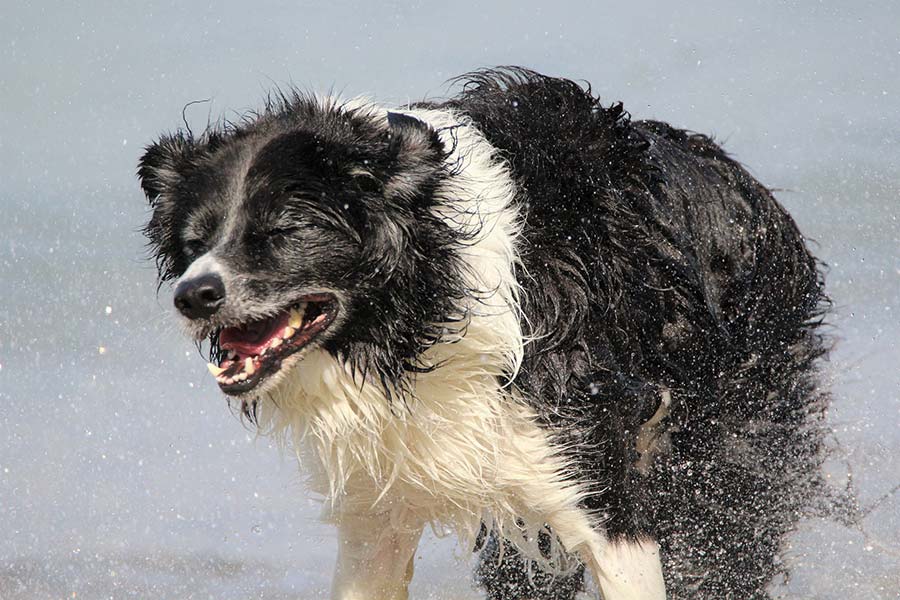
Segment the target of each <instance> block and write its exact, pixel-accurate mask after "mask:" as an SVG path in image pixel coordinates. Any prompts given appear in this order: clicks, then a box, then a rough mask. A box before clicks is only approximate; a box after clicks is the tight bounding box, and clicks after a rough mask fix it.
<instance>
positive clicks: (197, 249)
mask: <svg viewBox="0 0 900 600" xmlns="http://www.w3.org/2000/svg"><path fill="white" fill-rule="evenodd" d="M206 251H207V248H206V244H204V243H203V242H202V241H201V240H188V241H186V242H185V243H184V253H185V254H186V255H187V256H188V257H190V258H196V257H198V256H201V255H203V254H206Z"/></svg>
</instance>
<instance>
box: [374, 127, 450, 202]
mask: <svg viewBox="0 0 900 600" xmlns="http://www.w3.org/2000/svg"><path fill="white" fill-rule="evenodd" d="M387 121H388V136H389V140H390V148H391V153H392V156H393V168H392V169H391V173H390V176H389V177H388V179H387V181H385V184H384V191H385V194H386V195H387V196H391V195H395V194H396V195H399V196H405V197H413V196H416V195H418V194H419V193H421V192H422V191H423V190H424V189H425V188H426V187H428V186H429V185H430V184H432V183H433V182H434V181H436V179H437V174H438V170H439V169H440V167H441V165H442V164H443V158H444V149H443V145H442V144H441V140H440V137H439V136H438V134H437V132H436V131H435V130H434V128H432V127H431V126H430V125H428V124H427V123H425V122H424V121H421V120H419V119H417V118H415V117H412V116H410V115H405V114H403V113H396V112H389V113H388V115H387Z"/></svg>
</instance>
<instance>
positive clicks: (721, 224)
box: [139, 68, 827, 600]
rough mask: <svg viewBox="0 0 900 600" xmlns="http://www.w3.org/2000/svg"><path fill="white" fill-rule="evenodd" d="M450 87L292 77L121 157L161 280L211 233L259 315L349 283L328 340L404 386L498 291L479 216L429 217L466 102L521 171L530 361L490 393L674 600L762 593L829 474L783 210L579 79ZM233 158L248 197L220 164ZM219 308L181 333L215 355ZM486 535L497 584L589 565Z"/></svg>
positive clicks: (550, 587)
mask: <svg viewBox="0 0 900 600" xmlns="http://www.w3.org/2000/svg"><path fill="white" fill-rule="evenodd" d="M460 86H461V91H460V93H459V94H458V95H457V96H456V97H454V98H452V99H450V100H446V101H441V102H424V103H420V104H418V105H414V106H412V107H407V108H405V109H399V110H398V112H395V113H390V115H389V116H388V117H387V122H386V123H385V122H384V119H382V118H376V116H375V111H374V109H371V108H366V107H365V106H364V105H358V104H357V105H354V106H352V107H350V106H343V105H340V104H338V103H334V102H327V101H321V100H316V99H313V98H309V97H307V96H304V95H302V94H295V95H286V96H284V97H281V98H280V99H278V100H276V101H273V102H271V103H270V104H269V106H268V107H267V109H266V110H265V111H263V112H262V113H261V114H258V115H252V116H251V117H249V118H248V119H247V121H246V122H244V123H239V124H236V125H230V126H226V127H223V128H219V129H212V130H210V131H207V132H205V133H204V134H203V135H202V136H199V137H195V136H193V135H192V134H191V133H190V132H189V131H188V132H179V133H176V134H173V135H169V136H164V137H163V138H162V139H161V140H160V142H159V143H157V144H154V145H153V146H151V147H150V148H149V149H148V152H147V154H146V155H145V156H144V157H143V159H142V161H141V165H140V171H139V175H140V177H141V180H142V185H143V188H144V190H145V192H146V194H147V196H148V198H149V199H150V201H151V205H152V206H153V208H154V213H153V216H152V218H151V220H150V223H149V224H148V226H147V229H146V231H147V234H148V236H149V239H150V242H151V245H152V248H153V251H154V253H155V256H156V257H157V263H158V265H159V268H160V275H161V279H162V280H174V279H177V278H178V277H180V276H181V275H182V274H183V273H184V272H185V270H186V269H187V268H188V266H189V265H190V264H191V263H192V262H193V260H194V259H196V258H197V257H199V256H202V255H204V254H205V253H207V252H210V251H211V250H212V249H214V248H217V250H216V251H217V252H220V253H221V255H222V256H227V257H229V258H228V260H229V261H231V262H230V263H229V264H230V265H231V268H232V269H233V270H239V271H240V272H241V273H244V274H246V279H247V281H245V282H244V283H243V284H242V285H243V286H244V287H243V288H242V289H243V291H242V292H241V293H242V294H243V296H242V302H243V306H246V307H256V308H252V309H251V308H248V309H246V310H245V311H244V312H245V313H248V311H250V313H249V314H251V315H252V316H257V317H258V316H262V314H263V313H264V309H263V308H259V307H264V306H267V304H266V303H267V302H271V299H272V298H280V297H282V296H284V297H286V294H288V293H289V291H290V285H291V284H290V283H289V282H292V281H297V280H303V281H312V282H318V283H322V284H326V283H327V285H328V287H329V289H334V290H335V291H336V292H337V293H339V294H340V295H341V297H347V298H352V299H355V300H354V301H353V302H352V303H350V304H348V307H349V309H348V312H347V314H345V315H343V317H342V321H341V324H340V327H335V328H334V331H333V332H331V333H328V335H327V336H326V337H325V338H323V340H322V341H321V349H322V350H323V351H324V352H326V353H327V354H328V355H329V356H331V357H333V358H334V359H336V360H338V361H340V362H341V363H343V364H346V365H348V368H349V369H350V370H351V371H352V372H353V373H355V374H359V375H358V376H359V381H365V382H369V383H368V384H367V385H377V386H380V387H381V388H382V389H383V390H384V397H385V399H386V400H385V401H386V402H391V403H393V404H394V406H393V407H392V408H391V410H392V411H401V412H402V411H403V410H404V409H403V404H404V402H405V396H404V391H405V390H409V389H412V388H413V387H414V386H415V383H414V382H415V381H416V377H417V376H424V374H426V373H428V372H431V371H435V370H438V371H439V370H440V369H441V368H442V364H441V363H440V362H433V361H429V360H427V359H426V357H428V356H432V355H433V353H430V352H431V349H433V348H435V347H437V348H442V349H443V350H442V351H441V352H439V353H437V355H440V356H446V355H448V354H447V353H448V352H449V351H450V350H452V349H453V348H454V346H453V345H452V344H454V343H459V338H460V336H462V337H465V336H466V333H467V328H468V327H469V325H470V324H471V323H472V315H471V310H472V308H471V307H472V306H473V305H475V304H478V303H490V302H491V301H492V300H491V298H492V295H491V292H492V290H489V289H480V288H479V286H475V285H472V283H471V282H472V277H471V273H468V272H467V269H468V268H469V267H468V266H467V264H466V261H465V259H464V257H463V253H462V252H461V250H460V248H464V247H465V246H466V244H474V243H475V240H477V239H479V235H480V234H481V233H483V232H481V231H479V227H478V224H477V221H473V222H467V225H466V226H465V227H459V226H458V225H459V224H458V223H456V224H455V225H454V224H453V223H448V220H447V219H446V218H442V217H441V214H442V213H441V210H442V209H441V206H442V203H445V202H446V201H447V193H448V190H449V189H452V186H449V185H448V182H453V181H457V180H460V179H459V178H458V176H459V175H460V174H461V173H463V174H464V173H465V170H466V169H467V162H466V156H465V152H464V151H462V154H460V149H459V148H455V147H453V146H454V142H453V140H455V139H457V138H458V136H457V134H456V132H455V131H454V128H455V127H462V126H463V125H459V126H456V125H451V126H449V127H445V126H443V124H442V125H441V127H438V129H437V130H435V129H434V128H432V127H430V126H429V123H427V115H429V114H432V113H434V114H437V113H438V112H440V113H442V114H451V115H459V116H460V118H461V119H462V118H464V119H465V121H466V123H465V126H466V127H474V128H475V129H477V131H478V132H479V134H480V135H481V136H483V137H484V139H485V140H486V141H487V142H489V144H490V145H491V146H492V148H493V149H494V150H493V152H494V155H493V160H495V161H497V162H498V163H499V164H501V165H502V166H503V169H504V172H508V174H509V177H511V182H512V184H513V187H514V189H513V190H512V191H511V197H512V202H513V205H512V207H511V209H512V211H513V213H514V214H515V216H516V219H515V224H516V227H517V228H518V231H517V233H516V236H515V243H516V249H515V255H514V256H511V257H510V260H509V262H510V266H509V268H510V269H512V272H513V273H514V274H515V278H516V284H517V289H516V290H514V293H511V294H509V296H510V297H511V298H512V300H515V301H516V302H517V303H518V305H517V306H511V307H510V310H512V311H513V312H514V314H516V315H517V318H518V319H519V323H518V326H519V327H520V328H521V334H522V352H523V354H522V356H521V357H520V360H517V361H511V362H510V363H509V364H507V365H506V366H505V367H504V369H503V372H500V373H497V374H496V377H497V379H498V380H500V381H499V383H500V385H501V386H502V387H501V388H500V389H503V390H509V394H510V397H514V398H515V399H516V401H517V402H521V403H524V405H525V407H524V408H523V410H524V411H525V412H526V413H527V414H528V415H533V417H534V419H536V421H537V422H538V424H539V425H540V427H541V428H542V429H543V430H544V431H546V432H547V434H548V439H550V440H551V441H552V443H553V446H554V448H556V449H557V451H558V453H559V459H560V460H562V461H564V462H565V464H566V468H565V469H564V470H563V471H561V472H562V473H563V474H564V475H565V477H566V478H567V480H568V482H569V483H570V484H571V485H572V486H573V488H575V487H577V489H578V490H579V492H578V498H579V500H580V509H581V510H582V511H584V514H586V515H589V516H590V518H591V520H592V522H597V523H601V524H602V528H603V536H604V539H608V540H610V541H626V542H627V541H633V540H637V539H644V538H650V539H655V540H657V541H658V543H659V545H660V550H661V555H662V560H663V573H664V576H665V581H666V591H667V594H668V597H669V598H684V599H688V598H690V599H698V598H709V599H714V598H716V599H717V598H758V599H763V598H768V595H767V593H766V586H767V585H768V583H769V582H770V581H771V580H772V578H773V577H774V576H776V575H778V574H779V573H781V571H782V566H781V562H780V560H779V558H778V555H779V550H780V549H781V544H782V542H783V540H784V538H785V536H786V534H787V533H789V532H790V531H791V530H792V529H793V527H794V526H795V524H796V523H797V521H798V519H799V518H800V517H801V516H802V515H804V514H806V513H808V512H809V511H810V510H811V509H812V507H813V506H814V505H815V503H816V502H817V499H818V498H819V497H820V496H821V494H822V490H823V483H822V479H821V476H820V467H821V462H822V459H823V441H822V440H823V428H822V417H823V411H824V408H825V406H826V401H827V394H826V392H825V391H824V390H823V389H821V388H820V387H819V385H818V381H819V377H818V372H817V360H818V359H820V358H821V357H822V356H823V355H824V354H825V353H826V350H827V343H826V342H827V340H826V339H825V338H824V337H823V335H822V334H821V333H820V329H819V326H820V324H821V322H822V318H823V314H824V310H825V308H826V306H827V300H826V297H825V295H824V292H823V284H822V277H821V274H820V272H819V269H818V264H817V262H816V259H815V258H814V257H813V256H812V255H811V254H810V252H809V250H808V249H807V247H806V244H805V240H804V238H803V236H802V235H801V234H800V232H799V231H798V230H797V227H796V225H795V223H794V221H793V220H792V219H791V217H790V216H789V215H788V214H787V213H786V212H785V210H784V209H783V208H782V207H781V206H780V205H779V204H778V202H777V201H776V200H775V198H774V197H773V195H772V194H771V193H770V191H769V190H767V189H766V188H765V187H764V186H763V185H761V184H760V183H759V182H757V181H756V180H755V179H754V178H753V177H751V176H750V175H749V174H748V173H747V171H746V170H745V169H743V168H742V167H741V166H740V165H739V164H738V163H737V162H736V161H734V160H732V159H731V158H730V157H729V156H728V155H727V154H726V153H725V152H724V151H723V150H722V149H721V148H720V147H719V146H717V145H716V144H715V143H714V142H713V141H712V140H711V139H710V138H708V137H706V136H703V135H700V134H695V133H691V132H686V131H682V130H679V129H675V128H673V127H671V126H670V125H667V124H665V123H660V122H656V121H632V120H631V119H630V117H629V115H628V113H627V112H625V110H624V108H623V107H622V106H621V105H620V104H612V105H603V104H602V103H601V102H600V100H599V99H597V98H596V97H594V96H593V94H592V93H591V91H590V89H585V88H584V87H582V86H580V85H578V84H576V83H574V82H572V81H568V80H565V79H559V78H553V77H546V76H542V75H539V74H537V73H534V72H531V71H528V70H525V69H518V68H503V69H495V70H486V71H480V72H476V73H474V74H470V75H467V76H465V77H463V78H462V79H461V80H460ZM403 113H408V115H404V114H403ZM422 119H425V121H423V120H422ZM272 131H278V132H279V135H278V136H273V135H271V132H272ZM265 132H269V133H265ZM273 140H274V141H273ZM448 140H449V142H448ZM362 165H364V167H362ZM238 171H240V172H241V173H242V175H241V181H242V182H247V183H243V184H242V185H243V186H244V187H242V188H241V190H235V189H230V188H228V187H227V185H226V184H227V181H226V180H225V179H223V178H220V177H218V175H219V174H221V173H225V172H228V173H234V172H238ZM454 178H456V179H454ZM198 190H199V191H198ZM234 194H243V195H246V196H247V201H246V202H245V204H246V210H247V211H248V216H247V217H246V218H244V219H243V220H242V222H241V223H239V224H237V225H232V227H238V228H243V229H240V231H237V233H235V231H236V230H234V229H233V230H231V233H229V237H228V239H227V240H225V242H222V239H224V238H222V236H223V235H224V234H223V232H222V230H221V225H219V224H218V223H220V221H221V219H220V217H221V215H220V213H218V212H217V210H219V209H218V208H217V207H218V205H219V203H221V199H222V198H223V197H227V196H233V195H234ZM285 197H290V198H291V201H290V202H289V203H288V204H286V205H285V204H284V198H285ZM335 198H340V199H341V201H340V202H335V201H332V200H329V201H327V202H326V199H335ZM242 202H243V200H242ZM285 206H286V207H287V208H285ZM470 216H471V215H470ZM221 243H224V244H225V245H226V246H227V248H222V247H221ZM217 244H220V245H219V246H217ZM301 249H302V252H301ZM362 299H365V301H362ZM503 300H504V301H505V302H509V301H512V300H510V298H509V297H507V296H503ZM276 304H277V303H276ZM252 310H258V311H262V312H260V313H252ZM244 316H246V314H245V315H244ZM223 318H224V317H223ZM216 325H217V324H216V323H210V324H205V325H203V326H202V327H201V326H199V325H198V326H197V327H198V328H199V329H198V330H197V331H199V332H200V333H201V334H202V335H204V336H208V337H209V338H210V340H211V342H212V348H213V352H214V353H215V352H216V336H217V326H216ZM218 325H219V326H221V325H222V323H219V324H218ZM464 346H465V344H460V347H464ZM451 354H452V353H451ZM663 398H666V399H668V401H669V404H668V406H667V410H665V411H662V412H660V411H661V403H662V399H663ZM242 401H243V402H244V409H245V411H246V412H247V414H248V415H249V416H251V417H252V416H253V415H254V414H255V412H254V411H255V408H254V406H255V404H254V402H255V401H254V400H253V399H247V398H243V399H242ZM655 415H656V416H657V417H658V418H657V419H656V420H657V421H659V426H658V428H656V429H654V438H653V441H654V443H653V444H652V447H653V448H652V449H653V451H652V453H651V454H648V455H646V456H644V457H643V458H644V459H645V460H644V461H643V462H642V460H641V459H642V456H641V453H640V452H639V449H640V447H641V446H640V445H639V443H638V438H639V435H641V432H642V431H646V427H645V425H646V424H647V423H648V421H651V419H653V418H654V416H655ZM529 418H530V417H529ZM654 422H655V421H654ZM507 533H509V531H507ZM482 537H483V539H482V540H481V542H482V543H481V546H482V547H483V550H482V560H481V563H480V564H479V567H478V578H479V581H480V582H481V583H482V585H483V586H484V587H485V589H486V592H487V594H488V597H489V598H491V599H492V600H511V599H513V598H521V597H529V598H542V599H547V600H549V599H556V600H564V599H568V598H573V597H574V595H575V593H576V592H577V590H578V589H579V588H580V587H581V579H582V577H583V576H582V570H581V569H577V570H576V573H575V574H574V575H572V574H568V575H564V576H556V577H555V576H553V575H552V574H548V573H543V572H541V564H540V563H538V562H535V563H532V562H530V560H529V559H527V558H524V557H523V556H521V555H520V553H519V550H518V549H517V548H519V547H520V546H521V545H516V544H510V543H508V542H507V541H505V540H502V539H499V538H498V534H497V532H496V531H494V532H492V533H491V534H490V535H488V536H482ZM548 544H549V541H547V540H541V544H540V545H541V546H542V547H546V546H548ZM560 577H562V578H560Z"/></svg>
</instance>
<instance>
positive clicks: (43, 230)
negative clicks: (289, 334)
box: [0, 0, 900, 600]
mask: <svg viewBox="0 0 900 600" xmlns="http://www.w3.org/2000/svg"><path fill="white" fill-rule="evenodd" d="M81 4H82V6H78V3H58V4H54V3H24V2H16V3H13V2H11V1H9V0H8V1H7V2H4V5H3V7H2V11H0V12H2V17H0V177H2V185H0V207H2V213H0V289H2V290H3V302H2V304H0V598H2V599H3V600H7V599H19V598H23V599H24V598H29V599H31V598H63V597H65V598H74V597H77V598H89V599H93V598H215V599H232V598H234V599H237V598H265V599H275V598H288V597H301V598H308V597H320V596H322V595H324V594H325V593H326V590H327V587H328V582H329V579H330V570H331V567H332V564H333V557H334V553H335V539H334V533H333V531H331V530H330V529H329V528H327V527H324V526H321V525H319V524H317V512H318V506H317V504H316V503H315V501H314V500H313V499H311V498H310V497H309V495H308V494H307V493H306V492H305V491H304V489H303V480H302V475H301V474H300V470H298V469H297V468H296V465H295V463H294V460H293V459H292V458H291V454H290V452H287V453H279V451H278V449H276V448H274V447H272V445H271V443H270V442H269V441H268V440H266V439H260V440H255V439H254V434H253V432H252V431H250V430H248V429H246V428H244V427H243V426H242V425H241V423H240V422H239V420H238V419H237V418H236V417H235V416H234V415H233V414H231V413H230V412H229V410H228V409H227V407H226V405H225V403H224V401H223V400H222V398H221V397H220V396H219V394H218V393H217V391H216V388H215V385H214V383H213V381H212V379H211V378H210V377H209V376H208V374H207V372H206V369H205V368H204V361H203V359H202V358H201V357H200V356H198V354H197V353H196V351H195V350H194V348H193V346H192V345H191V344H190V343H189V342H188V341H186V340H185V339H184V338H182V336H181V335H180V332H179V331H178V328H177V326H176V324H175V320H174V319H173V315H172V314H171V310H170V308H169V306H170V301H171V300H170V295H169V292H168V291H167V290H165V289H164V290H162V292H161V293H160V295H159V296H158V297H157V296H156V295H155V282H154V276H155V272H154V269H153V266H152V264H151V263H150V262H149V261H147V260H145V253H144V248H143V243H144V241H143V239H142V237H141V235H140V233H139V228H140V227H141V225H142V224H143V222H144V221H145V219H146V218H147V217H148V213H147V209H146V204H145V201H144V199H143V198H142V196H141V193H140V191H139V189H138V186H137V182H136V179H135V177H134V170H135V164H136V161H137V159H138V157H139V155H140V152H141V148H142V146H143V145H144V144H146V143H148V142H149V141H150V140H152V139H153V138H154V136H156V135H157V134H158V133H160V132H161V131H163V130H167V129H172V128H175V127H177V126H178V125H179V124H180V121H181V109H182V107H183V105H184V104H185V103H187V102H188V101H191V100H199V99H206V98H209V99H211V103H210V104H201V105H195V106H193V107H191V108H189V109H188V110H187V116H188V119H189V121H190V122H191V123H192V124H193V125H194V126H195V127H202V126H203V125H204V124H205V123H206V121H207V118H208V116H210V115H212V117H213V118H216V117H218V116H220V115H223V114H224V115H231V116H234V115H235V114H236V113H235V112H231V111H237V112H240V111H243V110H245V109H248V108H252V107H254V106H258V105H259V101H260V99H261V98H262V97H263V95H264V94H265V92H266V91H267V90H268V89H269V88H271V87H272V85H273V84H275V83H278V84H285V83H290V82H294V83H296V84H298V85H301V86H303V87H306V88H309V89H313V90H319V91H327V90H329V89H334V90H336V91H338V92H341V93H344V94H347V95H351V94H357V93H371V94H372V95H374V96H375V97H377V98H378V99H379V100H382V101H384V102H388V103H402V102H406V101H407V100H417V99H421V98H423V97H426V96H428V97H434V96H441V95H444V94H446V92H447V89H446V86H445V84H444V81H445V80H446V79H448V78H449V77H452V76H454V75H457V74H460V73H462V72H465V71H467V70H470V69H473V68H476V67H479V66H486V65H494V64H509V63H515V64H522V65H527V66H531V67H534V68H536V69H538V70H542V71H544V72H547V73H550V74H556V75H563V76H567V77H572V78H579V79H585V80H588V81H590V82H591V83H592V84H593V88H594V90H595V92H597V93H598V94H600V95H601V96H602V97H603V98H604V99H605V100H606V101H607V102H611V101H614V100H623V101H624V102H625V105H626V107H627V108H628V109H629V110H630V111H631V113H632V114H633V115H634V116H635V117H638V118H643V117H654V118H659V119H664V120H668V121H671V122H672V123H674V124H676V125H679V126H682V127H687V128H690V129H694V130H697V131H701V132H706V133H714V134H716V135H717V137H718V138H719V139H721V140H723V141H724V142H725V144H726V147H727V148H728V149H729V150H730V151H731V152H732V153H734V154H735V155H736V156H737V157H738V158H739V159H740V160H742V161H743V162H745V163H746V164H747V165H749V167H750V168H751V170H752V172H753V173H754V174H756V175H757V176H758V177H759V178H760V179H761V180H762V181H763V182H765V183H766V184H767V185H769V186H772V187H775V188H778V189H779V190H780V191H779V192H778V197H779V198H780V199H781V201H782V202H783V203H784V204H785V205H786V206H787V207H788V208H789V209H790V210H791V211H792V212H793V214H794V215H795V216H796V218H797V220H798V222H799V224H800V226H801V228H802V229H803V230H804V231H805V232H806V233H807V234H808V235H809V236H810V237H811V238H812V239H814V240H815V241H816V248H817V252H818V253H819V255H820V256H821V257H822V258H823V259H824V260H825V261H827V262H828V263H829V265H830V271H829V274H828V286H829V289H830V291H831V293H832V295H833V297H834V300H835V312H834V315H833V317H832V318H831V322H832V323H833V325H834V328H833V329H834V333H835V335H836V336H837V338H838V348H837V351H836V352H835V353H834V356H833V359H832V361H831V363H830V365H829V367H828V369H829V370H828V372H829V376H830V377H832V378H833V380H834V389H835V392H836V398H835V402H834V407H833V409H832V411H831V413H830V422H831V423H832V424H833V427H834V430H835V433H836V437H837V440H838V442H839V455H838V459H836V460H835V461H833V462H832V463H831V464H830V467H829V470H830V472H831V473H833V477H834V480H835V484H836V485H842V484H843V483H844V482H845V480H846V474H847V471H848V469H849V470H850V471H851V472H852V473H853V476H854V482H855V485H856V486H858V488H859V491H860V500H861V503H862V505H863V506H864V507H868V508H870V509H871V510H870V511H869V512H868V513H867V517H866V519H865V521H864V528H863V530H858V529H852V528H847V527H842V526H840V525H838V524H834V523H825V522H817V521H811V522H807V523H804V525H803V527H802V528H801V530H800V531H799V532H798V533H797V535H795V536H794V537H793V538H792V542H791V548H790V550H789V552H788V554H787V560H789V561H790V562H791V563H792V564H793V565H794V566H795V575H794V577H793V579H792V580H791V581H790V582H789V583H787V584H780V585H778V586H776V588H775V589H776V591H777V592H778V593H779V594H786V595H787V596H789V597H793V598H836V599H837V598H897V597H898V595H900V583H898V581H900V539H898V538H900V534H898V531H900V498H898V495H897V494H894V495H890V491H891V490H892V488H894V486H896V485H897V484H898V482H900V466H898V461H897V459H896V458H895V457H896V456H897V454H898V452H900V429H898V426H900V374H898V362H900V360H898V359H900V351H898V350H900V349H898V342H897V339H898V337H900V324H898V317H900V258H898V256H900V252H898V250H900V209H898V194H900V175H898V169H897V167H898V159H900V148H898V139H900V5H898V3H896V2H892V1H890V0H886V1H884V2H853V3H850V2H829V1H826V2H804V3H784V2H779V3H774V2H772V3H757V2H748V1H746V0H744V1H741V2H722V1H719V0H717V1H708V2H692V3H675V2H663V1H661V0H660V1H657V2H649V3H635V2H632V3H620V2H585V3H563V2H557V3H554V4H552V5H545V4H544V3H540V2H533V1H530V0H529V1H520V2H515V3H488V2H483V3H471V2H448V3H444V4H428V3H406V2H384V3H381V4H378V3H374V2H365V3H358V2H355V3H346V4H341V5H338V4H337V3H323V2H315V3H304V2H295V3H288V2H283V3H275V2H255V3H251V2H240V3H238V2H226V3H222V4H220V5H216V6H212V5H209V6H207V5H201V3H187V2H182V3H161V2H122V1H114V2H113V1H106V2H93V3H90V5H88V3H86V2H85V3H81ZM88 6H89V7H88ZM101 347H103V348H104V349H105V352H103V353H101V351H100V348H101ZM419 554H420V558H419V563H418V564H419V566H418V574H417V577H416V579H415V581H414V589H413V594H414V597H431V598H474V597H476V595H475V593H474V592H473V591H472V588H471V584H470V575H469V565H467V564H466V563H465V561H464V560H463V558H464V557H465V556H466V554H467V553H466V552H464V551H461V550H458V549H455V546H454V544H453V542H452V541H450V540H441V541H436V540H435V539H434V537H433V536H430V537H429V538H428V539H427V540H426V542H425V543H424V544H423V546H422V548H421V551H420V553H419Z"/></svg>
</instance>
